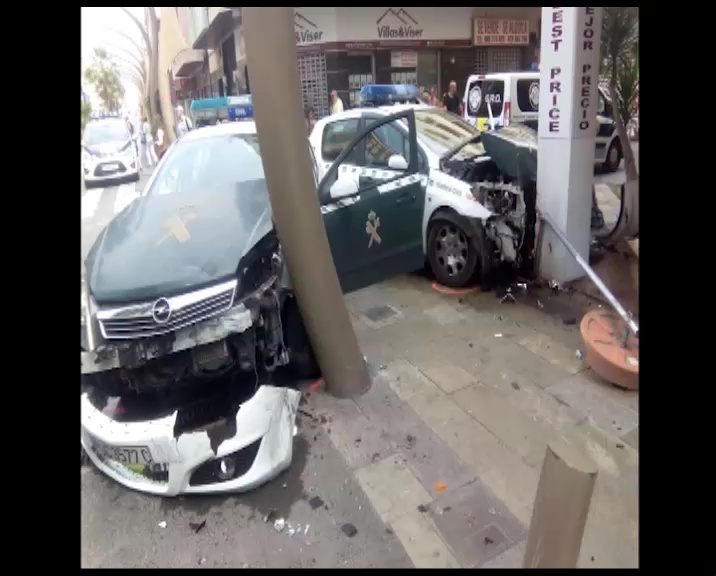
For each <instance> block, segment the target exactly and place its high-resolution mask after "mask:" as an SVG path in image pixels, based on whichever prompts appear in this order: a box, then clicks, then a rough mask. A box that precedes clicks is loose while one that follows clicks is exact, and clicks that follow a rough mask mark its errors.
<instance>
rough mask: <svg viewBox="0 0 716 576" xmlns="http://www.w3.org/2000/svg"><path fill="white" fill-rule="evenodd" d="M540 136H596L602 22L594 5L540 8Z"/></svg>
mask: <svg viewBox="0 0 716 576" xmlns="http://www.w3.org/2000/svg"><path fill="white" fill-rule="evenodd" d="M541 36H542V45H543V48H542V51H541V54H540V56H541V63H540V72H541V74H540V98H539V101H540V103H541V106H540V111H539V137H540V138H594V137H595V136H596V112H597V111H596V100H597V83H598V78H599V46H600V41H601V20H600V18H598V17H597V15H596V9H595V8H594V7H584V6H580V7H574V6H568V7H562V8H559V7H546V8H543V9H542V32H541Z"/></svg>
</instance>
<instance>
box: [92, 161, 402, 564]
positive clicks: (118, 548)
mask: <svg viewBox="0 0 716 576" xmlns="http://www.w3.org/2000/svg"><path fill="white" fill-rule="evenodd" d="M148 176H149V175H148V174H146V173H145V174H143V175H142V178H141V179H140V182H138V183H117V184H113V185H108V186H104V187H96V188H90V189H88V190H82V259H83V260H84V258H85V257H86V255H87V252H88V251H89V249H90V248H91V246H92V243H93V242H94V240H95V238H96V237H97V235H98V234H99V233H100V232H101V230H102V228H103V227H104V226H105V225H106V224H107V223H108V222H109V221H110V220H111V218H112V217H113V216H114V215H115V214H116V213H118V212H119V211H121V210H122V208H124V206H126V205H127V204H129V203H130V202H131V201H132V200H133V199H134V198H136V197H137V196H138V194H139V193H140V191H141V190H142V187H143V185H144V183H145V182H146V180H147V178H148ZM83 269H84V267H83ZM309 402H310V400H309ZM298 430H299V433H298V436H296V438H295V439H294V456H293V463H292V465H291V468H289V470H287V471H286V472H285V473H283V474H282V475H281V476H280V477H279V478H276V479H275V480H273V481H272V482H270V483H268V484H266V485H264V486H263V487H261V488H259V489H257V490H255V491H253V492H251V493H247V494H240V495H231V496H223V497H191V498H188V497H187V498H182V497H180V498H173V499H163V498H159V497H154V496H145V495H143V494H139V493H136V492H132V491H130V490H128V489H126V488H124V487H123V486H121V485H119V484H117V483H115V482H114V481H113V480H110V479H109V478H107V477H105V476H104V475H103V474H102V473H101V472H99V471H98V470H97V469H96V468H94V466H93V465H92V464H87V465H85V466H83V467H82V468H81V501H82V520H81V523H82V528H81V530H82V550H81V563H82V567H86V568H90V567H104V568H110V567H111V568H118V567H124V568H129V567H175V568H179V567H195V566H205V567H239V568H240V567H277V568H286V567H304V568H311V567H317V568H336V567H347V568H358V567H384V566H385V567H396V568H397V567H412V563H411V561H410V559H409V558H408V556H407V555H406V553H405V550H404V549H403V546H402V545H401V544H400V542H399V540H398V539H397V537H396V536H395V535H394V534H393V533H392V532H391V531H388V530H386V527H385V525H384V524H383V522H382V521H381V519H380V517H379V516H378V514H377V513H376V512H375V510H374V508H373V506H372V505H371V504H370V502H369V501H368V499H367V497H366V496H365V494H364V492H363V491H362V489H361V488H360V487H359V486H358V485H357V483H356V481H355V480H354V479H353V476H352V475H351V472H350V470H349V468H348V466H347V465H346V462H345V460H344V458H343V456H341V454H340V453H339V452H338V451H337V450H336V448H335V447H334V445H333V444H332V443H331V440H330V439H329V438H328V437H327V433H328V432H327V431H325V429H324V428H323V427H321V426H320V425H317V424H315V423H314V422H313V421H309V422H302V421H301V419H300V417H299V420H298ZM314 497H318V498H320V500H321V501H322V502H323V505H321V506H319V507H317V508H316V509H313V507H312V506H311V504H309V501H311V500H312V499H313V498H314ZM313 502H314V504H315V502H316V501H313ZM269 512H271V513H272V517H275V518H284V519H285V521H286V527H285V528H284V529H283V531H282V532H277V531H276V529H275V528H274V526H273V523H272V522H265V521H264V519H265V517H266V515H267V514H269ZM202 521H206V524H205V526H204V527H203V528H202V529H201V530H200V531H199V532H198V533H195V532H194V531H193V530H192V528H191V526H190V523H201V522H202ZM162 522H166V527H165V528H161V527H160V526H159V524H160V523H162ZM347 523H350V524H352V525H353V526H354V527H355V528H356V529H357V533H356V534H354V535H353V536H351V537H348V536H346V535H345V534H344V533H343V531H342V530H341V528H342V526H343V525H344V524H347ZM299 530H300V531H299Z"/></svg>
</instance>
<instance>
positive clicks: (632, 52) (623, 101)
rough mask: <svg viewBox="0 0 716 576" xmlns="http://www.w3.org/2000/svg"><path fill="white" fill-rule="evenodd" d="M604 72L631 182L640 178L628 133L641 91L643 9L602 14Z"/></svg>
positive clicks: (609, 9) (605, 10) (614, 8)
mask: <svg viewBox="0 0 716 576" xmlns="http://www.w3.org/2000/svg"><path fill="white" fill-rule="evenodd" d="M601 57H602V72H603V74H604V76H605V77H606V78H607V79H608V82H609V95H610V97H611V99H612V102H613V103H614V107H615V111H616V113H615V115H614V121H615V123H616V127H617V133H618V134H619V141H620V142H621V143H622V152H623V153H624V172H625V173H626V178H627V181H632V180H637V179H638V178H639V173H638V171H637V168H636V162H635V160H634V152H633V151H632V148H631V144H630V143H629V138H628V135H627V126H628V125H629V123H630V121H631V120H632V118H633V117H634V115H635V113H636V101H637V98H638V94H639V8H638V7H636V6H627V7H625V6H610V7H605V8H603V16H602V46H601Z"/></svg>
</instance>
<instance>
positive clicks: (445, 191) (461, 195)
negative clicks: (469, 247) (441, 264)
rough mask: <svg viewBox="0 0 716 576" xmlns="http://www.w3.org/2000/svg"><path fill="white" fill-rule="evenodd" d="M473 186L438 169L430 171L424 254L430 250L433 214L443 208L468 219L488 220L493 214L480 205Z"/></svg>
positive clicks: (424, 228) (424, 218)
mask: <svg viewBox="0 0 716 576" xmlns="http://www.w3.org/2000/svg"><path fill="white" fill-rule="evenodd" d="M471 188H472V186H471V185H470V184H468V183H467V182H463V181H462V180H459V179H457V178H455V177H453V176H449V175H448V174H445V173H444V172H441V171H440V170H437V169H434V168H433V169H431V170H430V176H429V177H428V184H427V188H426V191H425V196H426V198H425V210H424V212H423V253H424V254H427V253H428V252H427V249H428V246H427V245H428V226H429V225H430V220H431V219H432V217H433V214H435V212H436V211H437V210H439V209H441V208H448V209H450V210H452V211H453V212H455V213H457V214H458V215H460V216H462V217H465V218H468V219H475V218H477V219H480V220H481V221H483V222H484V221H485V220H487V219H488V218H489V217H490V216H492V212H491V211H490V210H488V209H487V208H485V207H484V206H483V205H482V204H480V203H479V202H478V201H477V200H475V197H474V196H473V195H472V192H471Z"/></svg>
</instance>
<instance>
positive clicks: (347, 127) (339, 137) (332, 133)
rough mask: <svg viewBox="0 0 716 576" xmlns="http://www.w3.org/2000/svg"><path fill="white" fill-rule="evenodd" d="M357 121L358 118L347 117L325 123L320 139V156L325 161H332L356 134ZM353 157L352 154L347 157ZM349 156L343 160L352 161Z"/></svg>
mask: <svg viewBox="0 0 716 576" xmlns="http://www.w3.org/2000/svg"><path fill="white" fill-rule="evenodd" d="M358 122H359V119H358V118H347V119H346V120H338V121H337V122H329V123H328V124H326V126H325V128H324V129H323V139H322V141H321V156H323V159H324V160H325V161H327V162H333V161H334V160H335V159H336V158H338V156H339V155H340V153H341V152H343V149H344V148H345V147H346V145H347V144H348V143H349V142H350V141H351V140H353V138H355V136H357V134H358ZM354 157H355V155H354V154H350V155H349V158H354ZM349 158H346V160H345V161H346V162H349V163H354V162H352V160H350V159H349Z"/></svg>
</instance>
